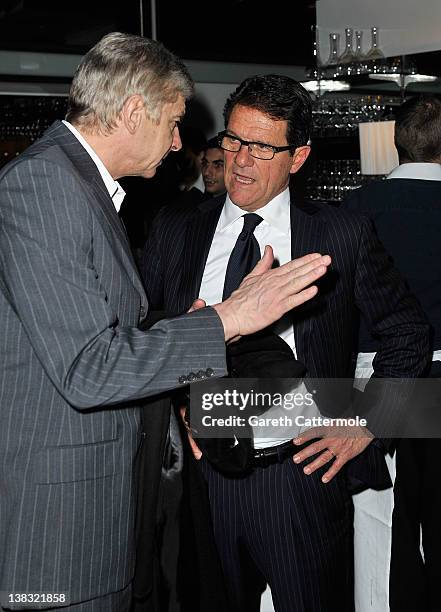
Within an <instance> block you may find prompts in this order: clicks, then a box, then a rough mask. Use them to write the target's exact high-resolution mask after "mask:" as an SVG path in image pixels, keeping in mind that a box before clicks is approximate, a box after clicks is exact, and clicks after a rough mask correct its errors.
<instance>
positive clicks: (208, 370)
mask: <svg viewBox="0 0 441 612" xmlns="http://www.w3.org/2000/svg"><path fill="white" fill-rule="evenodd" d="M205 375H206V376H214V370H213V369H212V368H207V369H206V370H205Z"/></svg>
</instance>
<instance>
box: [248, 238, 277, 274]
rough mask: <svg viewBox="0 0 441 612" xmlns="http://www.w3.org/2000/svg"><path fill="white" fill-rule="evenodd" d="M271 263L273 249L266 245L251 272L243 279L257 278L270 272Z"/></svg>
mask: <svg viewBox="0 0 441 612" xmlns="http://www.w3.org/2000/svg"><path fill="white" fill-rule="evenodd" d="M273 261H274V253H273V248H272V247H271V246H270V245H269V244H267V245H266V246H265V250H264V252H263V256H262V258H261V259H259V261H258V262H257V264H256V265H255V266H254V268H253V269H252V270H251V272H250V273H249V274H247V276H246V277H245V278H251V277H253V276H258V275H259V274H263V273H264V272H267V271H268V270H271V266H272V265H273Z"/></svg>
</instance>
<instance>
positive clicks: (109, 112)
mask: <svg viewBox="0 0 441 612" xmlns="http://www.w3.org/2000/svg"><path fill="white" fill-rule="evenodd" d="M193 87H194V86H193V81H192V79H191V77H190V75H189V73H188V70H187V68H186V67H185V65H184V64H183V62H182V61H181V60H180V59H179V58H178V57H176V55H174V54H173V53H171V52H170V51H168V49H166V48H165V47H164V45H162V43H160V42H157V41H155V40H150V39H148V38H143V37H142V36H135V35H133V34H123V33H121V32H111V33H110V34H106V36H104V37H103V38H102V39H101V40H100V41H99V42H98V43H97V44H96V45H95V46H94V47H92V49H90V51H89V52H88V53H86V55H85V56H84V58H83V59H82V61H81V62H80V64H79V66H78V68H77V70H76V72H75V75H74V77H73V81H72V85H71V88H70V94H69V106H68V111H67V114H66V120H67V121H70V122H71V123H73V124H75V125H78V126H80V127H83V128H85V129H92V130H98V131H102V132H105V133H109V132H111V131H112V129H113V128H114V127H115V125H116V120H117V118H118V115H119V113H120V112H121V110H122V107H123V105H124V102H125V101H126V100H127V99H128V98H129V97H130V96H132V95H134V94H139V95H141V96H142V97H143V98H144V103H145V109H146V112H147V115H148V116H149V117H150V119H152V121H159V119H160V117H161V111H162V108H163V106H164V104H166V103H167V102H174V101H175V100H176V98H177V96H178V95H179V94H181V95H182V96H183V97H184V98H185V99H187V98H189V97H190V96H191V95H192V94H193Z"/></svg>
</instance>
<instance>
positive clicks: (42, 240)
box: [0, 122, 225, 602]
mask: <svg viewBox="0 0 441 612" xmlns="http://www.w3.org/2000/svg"><path fill="white" fill-rule="evenodd" d="M146 314H147V300H146V297H145V294H144V290H143V287H142V284H141V281H140V278H139V276H138V273H137V271H136V269H135V266H134V263H133V261H132V257H131V254H130V248H129V245H128V243H127V239H126V237H125V233H124V231H123V229H122V226H121V224H120V222H119V219H118V217H117V214H116V211H115V209H114V207H113V204H112V201H111V199H110V198H109V196H108V193H107V191H106V189H105V187H104V184H103V183H102V181H101V178H100V176H99V174H98V171H97V169H96V166H95V165H94V164H93V162H92V160H91V159H90V157H89V156H88V154H87V153H86V152H85V150H84V149H83V148H82V147H81V145H80V144H79V143H78V141H77V140H76V139H75V138H74V137H73V135H72V134H71V133H70V132H69V130H67V129H66V128H65V126H63V125H62V124H61V123H59V122H57V123H56V124H54V125H53V126H52V128H50V129H49V130H48V132H47V133H46V134H45V136H44V137H43V139H42V140H41V141H39V142H38V143H36V144H35V145H34V146H32V147H31V148H30V149H28V151H26V152H25V153H24V154H23V155H22V156H20V158H18V160H16V161H15V162H13V163H11V164H9V165H8V166H6V167H5V169H3V171H2V173H1V174H0V334H1V338H2V345H1V364H0V422H1V426H0V492H1V493H0V551H1V555H0V590H2V591H19V592H38V591H42V590H44V591H56V592H60V591H67V592H69V594H70V597H71V600H72V602H80V601H84V600H89V599H92V598H96V597H99V596H101V595H105V594H107V593H112V592H115V591H118V590H121V589H123V588H125V587H126V586H127V585H128V584H129V582H130V580H131V579H132V576H133V566H134V546H133V544H134V543H133V536H134V529H133V520H134V504H135V498H136V495H135V490H134V467H133V466H134V458H135V455H136V452H137V449H138V446H139V431H138V430H139V410H138V408H137V407H136V403H135V404H133V403H131V404H130V406H126V404H124V402H127V401H128V400H136V399H140V398H142V397H145V396H148V395H152V394H154V393H158V392H161V391H164V390H167V389H170V388H174V387H176V386H178V384H179V383H178V378H179V376H181V375H182V374H188V373H189V372H190V371H191V370H199V369H206V368H207V367H211V368H212V369H213V370H214V372H215V374H216V375H223V374H224V372H225V363H224V339H223V329H222V325H221V323H220V321H219V319H218V317H217V315H216V313H215V312H214V311H213V310H212V309H205V310H204V311H199V312H196V313H193V314H191V315H188V316H186V317H182V318H180V319H176V320H167V321H161V322H160V323H158V324H157V325H156V326H155V327H154V328H153V329H152V330H151V331H149V332H147V333H145V332H141V331H139V330H138V329H137V326H138V324H139V322H140V320H142V318H144V317H145V315H146ZM109 407H110V408H111V409H109ZM100 408H102V409H100Z"/></svg>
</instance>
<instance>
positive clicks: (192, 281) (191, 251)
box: [178, 196, 225, 310]
mask: <svg viewBox="0 0 441 612" xmlns="http://www.w3.org/2000/svg"><path fill="white" fill-rule="evenodd" d="M224 202H225V196H221V197H219V198H215V199H213V200H208V201H206V202H202V203H201V204H199V206H198V207H197V210H196V212H195V214H194V215H193V217H192V218H191V220H190V222H189V224H188V226H187V230H186V236H185V241H184V245H185V246H184V253H183V257H184V261H183V272H182V280H181V290H180V291H179V298H180V299H181V303H180V304H179V305H178V307H179V309H180V310H184V309H186V308H188V306H190V305H191V304H192V303H193V301H194V300H195V299H196V298H197V297H198V295H199V289H200V287H201V282H202V277H203V274H204V269H205V264H206V262H207V257H208V253H209V251H210V247H211V243H212V241H213V236H214V232H215V230H216V226H217V222H218V221H219V217H220V214H221V212H222V208H223V205H224Z"/></svg>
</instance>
